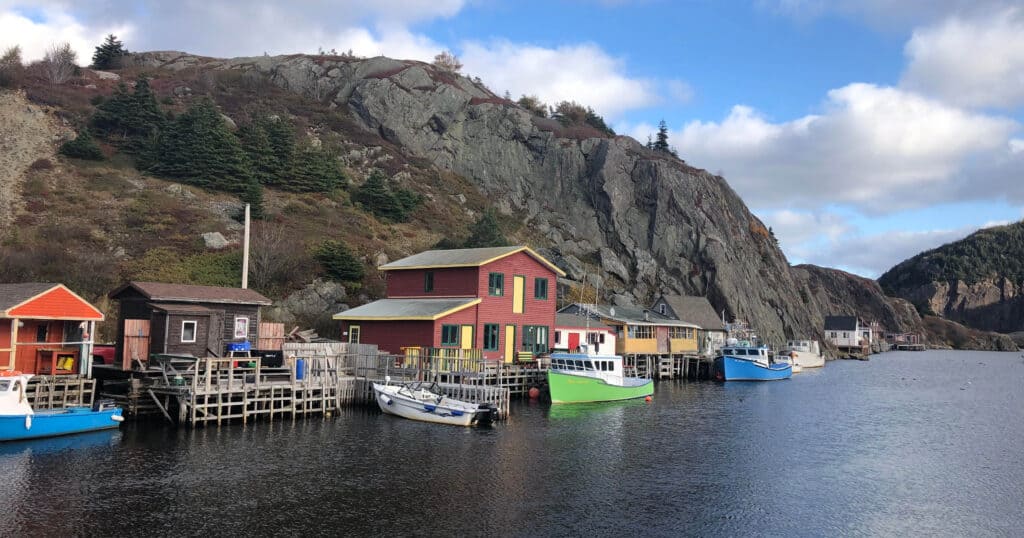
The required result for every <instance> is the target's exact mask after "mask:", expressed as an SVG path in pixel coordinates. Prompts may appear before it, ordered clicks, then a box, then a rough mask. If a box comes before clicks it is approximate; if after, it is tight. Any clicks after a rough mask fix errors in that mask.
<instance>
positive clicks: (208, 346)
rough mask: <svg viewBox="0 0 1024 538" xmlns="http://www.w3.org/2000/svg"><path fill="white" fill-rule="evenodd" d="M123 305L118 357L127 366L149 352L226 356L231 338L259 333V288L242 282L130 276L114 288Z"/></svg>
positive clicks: (262, 299) (261, 301)
mask: <svg viewBox="0 0 1024 538" xmlns="http://www.w3.org/2000/svg"><path fill="white" fill-rule="evenodd" d="M110 298H111V299H114V300H117V301H118V303H119V305H120V313H121V315H120V320H119V324H118V336H117V352H116V357H117V359H116V361H117V364H119V365H121V368H122V369H124V370H130V369H131V368H132V367H133V365H134V366H139V365H140V364H144V363H145V362H146V361H148V359H149V355H150V354H154V353H166V354H174V355H192V356H194V357H210V356H213V357H221V356H224V354H225V353H226V350H227V346H228V344H230V343H233V342H249V343H250V345H252V346H253V347H254V348H255V346H256V342H257V340H258V339H259V326H260V307H261V306H266V305H270V304H271V301H270V299H267V298H266V297H264V296H263V295H260V294H259V293H257V292H255V291H253V290H249V289H241V288H221V287H215V286H192V285H187V284H164V283H160V282H129V283H128V284H125V285H124V286H121V287H120V288H118V289H116V290H114V291H113V292H111V293H110Z"/></svg>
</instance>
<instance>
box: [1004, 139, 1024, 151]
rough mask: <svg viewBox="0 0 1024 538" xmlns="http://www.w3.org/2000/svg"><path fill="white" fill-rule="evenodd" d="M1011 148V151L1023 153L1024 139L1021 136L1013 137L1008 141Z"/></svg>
mask: <svg viewBox="0 0 1024 538" xmlns="http://www.w3.org/2000/svg"><path fill="white" fill-rule="evenodd" d="M1007 145H1008V146H1009V148H1010V153H1014V154H1016V153H1022V152H1024V140H1022V139H1020V138H1011V139H1010V141H1009V142H1008V143H1007Z"/></svg>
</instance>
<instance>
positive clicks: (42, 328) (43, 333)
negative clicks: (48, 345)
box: [36, 323, 50, 342]
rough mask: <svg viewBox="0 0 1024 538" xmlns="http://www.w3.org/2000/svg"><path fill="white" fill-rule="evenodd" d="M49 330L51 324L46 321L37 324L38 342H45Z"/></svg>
mask: <svg viewBox="0 0 1024 538" xmlns="http://www.w3.org/2000/svg"><path fill="white" fill-rule="evenodd" d="M49 332H50V330H49V325H47V324H46V323H40V324H39V325H36V342H45V341H46V337H47V336H48V334H49Z"/></svg>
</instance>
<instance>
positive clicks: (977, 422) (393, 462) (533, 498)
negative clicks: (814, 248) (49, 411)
mask: <svg viewBox="0 0 1024 538" xmlns="http://www.w3.org/2000/svg"><path fill="white" fill-rule="evenodd" d="M1022 387H1024V361H1022V360H1021V358H1020V357H1019V355H1018V354H998V353H956V352H928V353H889V354H885V355H881V356H877V357H875V358H873V359H872V361H870V362H851V361H840V362H833V363H829V364H828V365H827V366H826V368H824V369H822V370H809V371H805V372H804V373H801V374H798V375H796V376H794V377H793V379H791V380H788V381H782V382H773V383H727V384H717V383H684V382H662V383H659V384H658V385H657V386H656V391H655V395H654V401H652V402H650V403H645V402H643V401H629V402H618V403H605V404H583V405H558V406H550V405H546V404H538V403H535V402H521V403H517V404H516V405H514V406H513V416H512V418H511V419H510V420H508V421H505V422H502V423H499V424H497V425H495V426H494V427H493V428H455V427H444V426H438V425H431V424H424V423H417V422H412V421H409V420H403V419H399V418H395V417H390V416H385V415H381V414H380V413H379V412H377V411H375V410H367V409H353V410H347V411H345V412H343V413H341V414H340V415H338V416H336V417H333V418H330V419H310V420H300V421H296V422H292V421H290V420H288V421H275V422H273V423H268V422H258V423H255V424H249V425H245V426H243V425H232V426H225V427H222V428H220V429H217V428H215V427H211V428H206V429H199V430H194V431H193V430H189V429H179V430H175V429H169V428H165V427H163V426H162V425H160V424H150V425H145V424H125V425H124V426H123V427H122V431H121V432H120V433H118V432H105V433H100V434H91V435H90V436H89V437H81V436H79V437H80V438H65V439H54V440H51V441H46V442H45V443H43V444H38V445H37V444H29V445H25V444H19V445H0V464H2V468H3V470H4V472H5V474H6V476H9V477H10V479H11V483H12V484H13V487H11V488H9V489H6V490H4V493H3V494H2V495H0V510H2V511H3V513H4V514H6V515H8V521H10V522H11V523H9V524H10V525H13V528H14V529H15V530H16V531H17V534H21V535H70V534H86V535H175V536H177V535H196V534H202V535H254V534H255V535H265V534H314V535H332V536H333V535H339V534H342V535H380V534H399V535H408V534H416V535H431V536H453V535H454V536H460V535H481V534H492V535H521V536H537V535H543V536H548V535H570V536H579V535H586V536H612V535H614V536H621V535H642V536H679V535H724V536H737V535H784V536H835V535H898V534H912V535H950V536H966V535H1020V534H1021V532H1022V530H1024V515H1022V513H1021V510H1020V508H1021V506H1022V505H1024V456H1022V454H1024V451H1022V450H1021V447H1022V446H1024V398H1022ZM94 436H95V437H94ZM104 436H109V437H104ZM64 443H67V444H64ZM76 444H78V446H75V445H76Z"/></svg>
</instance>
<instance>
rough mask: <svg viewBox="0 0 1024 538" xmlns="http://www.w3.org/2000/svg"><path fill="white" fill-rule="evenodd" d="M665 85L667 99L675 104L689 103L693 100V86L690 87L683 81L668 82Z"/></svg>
mask: <svg viewBox="0 0 1024 538" xmlns="http://www.w3.org/2000/svg"><path fill="white" fill-rule="evenodd" d="M667 85H668V95H669V97H671V98H672V99H673V100H675V101H676V102H679V103H689V102H690V101H692V100H693V95H694V91H693V86H690V85H689V84H688V83H687V82H686V81H685V80H676V79H673V80H669V81H668V83H667Z"/></svg>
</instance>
